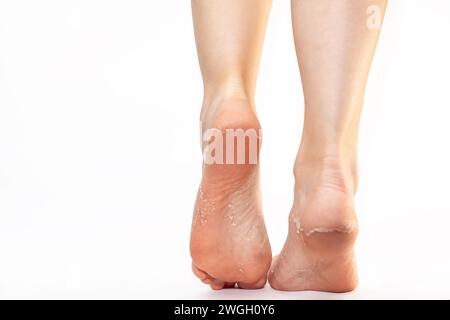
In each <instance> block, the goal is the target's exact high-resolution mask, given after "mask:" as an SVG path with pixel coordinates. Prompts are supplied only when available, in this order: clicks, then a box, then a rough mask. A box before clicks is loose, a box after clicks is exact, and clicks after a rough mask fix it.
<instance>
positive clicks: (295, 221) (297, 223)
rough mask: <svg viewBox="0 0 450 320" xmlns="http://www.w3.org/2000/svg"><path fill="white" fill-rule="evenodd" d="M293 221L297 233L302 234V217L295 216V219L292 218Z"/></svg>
mask: <svg viewBox="0 0 450 320" xmlns="http://www.w3.org/2000/svg"><path fill="white" fill-rule="evenodd" d="M292 222H294V224H295V227H296V228H297V234H300V232H301V231H302V227H301V225H300V219H298V218H294V219H292Z"/></svg>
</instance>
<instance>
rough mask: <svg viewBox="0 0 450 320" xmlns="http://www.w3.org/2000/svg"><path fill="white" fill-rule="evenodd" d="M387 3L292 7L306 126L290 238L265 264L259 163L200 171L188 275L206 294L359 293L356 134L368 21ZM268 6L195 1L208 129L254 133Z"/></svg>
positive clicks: (309, 1)
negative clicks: (266, 290) (232, 290)
mask: <svg viewBox="0 0 450 320" xmlns="http://www.w3.org/2000/svg"><path fill="white" fill-rule="evenodd" d="M386 2H387V0H292V3H291V5H292V20H293V29H294V38H295V45H296V51H297V57H298V63H299V66H300V73H301V78H302V84H303V91H304V97H305V118H304V128H303V134H302V140H301V145H300V147H299V151H298V155H297V158H296V161H295V164H294V176H295V187H294V194H295V197H294V204H293V206H292V210H291V212H290V215H289V233H288V236H287V240H286V243H285V245H284V248H283V249H282V252H281V254H280V255H279V256H278V257H276V258H274V259H273V261H272V253H271V248H270V244H269V240H268V237H267V232H266V228H265V225H264V219H263V215H262V209H261V201H260V192H259V167H258V164H254V163H246V164H221V163H208V164H204V167H203V178H202V182H201V185H200V189H199V193H198V196H197V201H196V205H195V210H194V218H193V226H192V233H191V255H192V259H193V264H192V268H193V271H194V273H195V274H196V276H198V277H199V278H200V279H201V280H202V281H203V282H204V283H206V284H209V285H210V286H211V287H212V288H213V289H222V288H227V287H235V286H236V285H237V286H239V287H240V288H249V289H256V288H261V287H263V286H264V285H265V283H266V281H267V278H268V280H269V282H270V284H271V286H272V287H273V288H275V289H280V290H322V291H333V292H344V291H349V290H352V289H354V288H355V287H356V285H357V272H356V267H355V260H354V252H353V244H354V242H355V239H356V236H357V232H358V224H357V218H356V214H355V210H354V195H355V192H356V189H357V184H358V177H357V139H358V126H359V119H360V113H361V108H362V104H363V96H364V90H365V84H366V80H367V76H368V73H369V69H370V65H371V61H372V57H373V53H374V51H375V47H376V43H377V40H378V36H379V28H372V27H371V26H370V25H369V22H370V21H369V19H371V17H370V16H369V14H370V8H372V9H374V8H375V9H378V10H379V12H378V17H379V18H381V17H382V15H383V14H384V10H385V8H386ZM270 7H271V0H192V10H193V18H194V27H195V35H196V42H197V50H198V56H199V60H200V67H201V72H202V77H203V81H204V101H203V106H202V110H201V116H200V117H201V123H202V130H203V132H205V130H208V129H211V128H216V129H218V130H219V132H222V133H223V135H225V131H226V129H237V128H241V129H244V130H247V129H255V130H259V128H260V127H259V122H258V120H257V116H256V110H255V104H254V92H255V84H256V78H257V72H258V67H259V61H260V54H261V49H262V45H263V39H264V33H265V28H266V23H267V19H268V16H269V11H270ZM372 14H375V15H377V12H372ZM372 18H373V17H372ZM375 18H377V16H375Z"/></svg>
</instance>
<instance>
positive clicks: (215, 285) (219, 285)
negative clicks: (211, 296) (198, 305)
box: [210, 279, 225, 290]
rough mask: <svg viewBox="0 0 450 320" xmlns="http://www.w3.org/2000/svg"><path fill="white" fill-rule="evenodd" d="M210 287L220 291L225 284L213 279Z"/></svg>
mask: <svg viewBox="0 0 450 320" xmlns="http://www.w3.org/2000/svg"><path fill="white" fill-rule="evenodd" d="M210 286H211V289H213V290H222V289H223V288H225V282H223V281H221V280H218V279H213V280H212V281H211V284H210Z"/></svg>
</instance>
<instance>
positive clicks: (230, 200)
mask: <svg viewBox="0 0 450 320" xmlns="http://www.w3.org/2000/svg"><path fill="white" fill-rule="evenodd" d="M208 129H218V130H219V132H222V136H223V139H226V137H225V135H226V130H227V129H243V130H244V131H245V130H248V129H253V130H254V131H255V132H258V131H259V123H258V120H257V119H256V116H255V114H254V113H253V111H252V108H251V106H250V105H249V104H248V103H247V102H246V101H243V100H239V99H234V100H230V99H228V100H226V101H223V102H221V103H220V104H219V105H217V106H214V108H213V109H210V110H207V111H205V112H204V122H203V131H205V130H208ZM215 138H216V139H217V136H216V137H215ZM247 142H248V141H247ZM226 145H227V144H224V145H223V147H224V148H226ZM236 145H238V144H237V143H236ZM244 145H245V148H246V149H245V152H244V154H245V155H246V156H247V158H248V155H249V152H250V151H249V148H248V144H247V143H246V144H244ZM228 146H229V145H228ZM216 151H217V150H216ZM223 157H226V150H225V149H224V150H223ZM216 160H217V158H216ZM223 160H225V158H223ZM235 160H236V158H235ZM223 162H224V163H223V164H217V163H209V164H208V163H204V170H203V178H202V181H201V184H200V188H199V191H198V194H197V200H196V204H195V208H194V217H193V223H192V232H191V244H190V250H191V256H192V270H193V272H194V274H195V275H196V276H197V277H198V278H199V279H200V280H201V281H202V282H204V283H205V284H207V285H210V286H211V288H212V289H215V290H219V289H223V288H234V287H235V286H238V287H239V288H243V289H259V288H262V287H264V285H265V283H266V281H267V272H268V270H269V267H270V264H271V249H270V245H269V241H268V237H267V232H266V228H265V225H264V219H263V215H262V208H261V199H260V191H259V166H258V164H257V163H253V164H251V163H249V162H248V161H247V162H246V163H244V164H238V163H237V161H236V163H227V162H226V161H223Z"/></svg>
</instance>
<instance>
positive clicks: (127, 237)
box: [0, 0, 450, 299]
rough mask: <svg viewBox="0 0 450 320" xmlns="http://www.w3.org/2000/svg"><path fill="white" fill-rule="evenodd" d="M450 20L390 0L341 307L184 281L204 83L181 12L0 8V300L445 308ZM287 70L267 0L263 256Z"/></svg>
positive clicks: (111, 6)
mask: <svg viewBox="0 0 450 320" xmlns="http://www.w3.org/2000/svg"><path fill="white" fill-rule="evenodd" d="M449 11H450V2H449V1H447V0H428V1H423V0H391V1H390V4H389V8H388V13H387V16H386V21H385V26H384V30H383V33H382V36H381V41H380V44H379V47H378V51H377V54H376V58H375V61H374V65H373V69H372V73H371V76H370V81H369V84H368V91H367V96H366V104H365V109H364V114H363V119H362V128H361V140H360V161H361V185H360V191H359V194H358V211H359V216H360V222H361V234H360V238H359V242H358V248H357V249H358V258H359V269H360V276H361V284H360V286H359V288H358V289H357V290H356V291H355V292H352V293H348V294H340V295H339V294H327V293H317V292H302V293H282V292H276V291H273V290H271V289H270V288H269V287H266V288H265V289H263V290H259V291H238V290H227V291H222V292H212V291H211V290H209V289H208V288H207V287H206V286H204V285H202V284H201V283H200V282H199V281H198V280H197V279H196V278H195V277H194V276H193V275H191V271H190V258H189V254H188V240H189V231H190V221H191V213H192V208H193V201H194V198H195V194H196V189H197V186H198V182H199V180H200V173H201V153H200V150H199V146H198V142H199V138H198V133H199V132H198V115H199V107H200V103H201V98H202V84H201V78H200V74H199V70H198V63H197V57H196V52H195V45H194V38H193V31H192V21H191V15H190V2H189V1H187V0H177V1H175V0H173V1H147V0H142V1H124V0H122V1H111V0H108V1H106V0H103V1H101V0H83V1H81V0H73V1H60V0H54V1H48V0H46V1H31V0H28V1H19V0H15V1H6V0H5V1H0V298H197V299H214V298H224V299H228V298H235V299H241V298H242V299H247V298H255V299H266V298H267V299H268V298H275V299H278V298H283V299H310V298H333V299H334V298H335V299H346V298H447V299H448V298H450V254H449V252H450V250H449V248H448V245H449V243H450V203H449V199H450V187H449V185H450V169H449V164H450V150H449V137H450V125H449V121H450V111H449V107H450V97H449V92H450V81H449V80H450V79H449V75H450V60H449V57H450V46H449V41H448V39H449V37H450V20H449V19H448V12H449ZM297 70H298V69H297V64H296V59H295V53H294V46H293V41H292V33H291V26H290V8H289V2H288V1H281V0H278V1H274V5H273V10H272V13H271V17H270V21H269V26H268V31H267V37H266V42H265V47H264V53H263V60H262V65H261V72H260V78H259V82H258V91H257V105H258V112H259V116H260V120H261V123H262V125H263V128H264V138H265V140H264V147H263V153H262V162H263V163H262V188H263V193H264V209H265V215H266V222H267V226H268V230H269V235H270V239H271V241H272V246H273V251H274V253H277V252H278V251H279V250H280V248H281V246H282V243H283V241H284V239H285V236H286V233H287V215H288V212H289V209H290V206H291V202H292V187H293V178H292V173H291V172H292V164H293V160H294V157H295V153H296V151H297V147H298V143H299V140H300V133H301V126H302V118H303V103H302V94H301V87H300V83H299V75H298V71H297ZM286 137H290V138H286Z"/></svg>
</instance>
